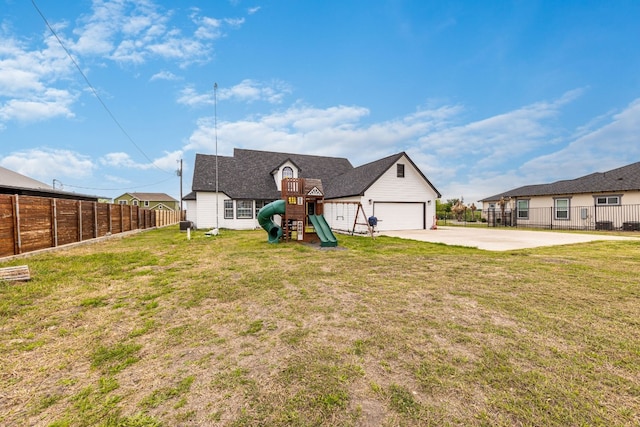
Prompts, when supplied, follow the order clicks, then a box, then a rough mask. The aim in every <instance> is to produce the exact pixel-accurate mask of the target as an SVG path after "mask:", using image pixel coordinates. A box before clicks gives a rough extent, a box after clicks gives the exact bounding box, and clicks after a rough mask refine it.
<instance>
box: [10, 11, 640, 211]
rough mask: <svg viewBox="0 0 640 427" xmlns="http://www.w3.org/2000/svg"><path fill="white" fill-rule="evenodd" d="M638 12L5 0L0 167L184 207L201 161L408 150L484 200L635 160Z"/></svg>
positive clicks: (353, 156) (447, 194) (639, 138)
mask: <svg viewBox="0 0 640 427" xmlns="http://www.w3.org/2000/svg"><path fill="white" fill-rule="evenodd" d="M638 22H640V1H635V0H629V1H624V0H612V1H591V0H580V1H574V0H563V1H555V0H550V1H536V0H522V1H509V0H502V1H497V0H496V1H491V0H490V1H475V0H469V1H462V0H460V1H455V0H451V1H440V0H350V1H344V0H322V1H321V0H250V1H246V0H200V1H198V0H181V1H179V2H178V1H169V0H134V1H133V0H73V1H71V0H0V166H3V167H5V168H8V169H11V170H13V171H16V172H19V173H21V174H24V175H27V176H29V177H31V178H34V179H37V180H40V181H42V182H45V183H47V184H49V185H53V184H55V186H56V188H58V189H63V190H65V191H73V192H78V193H82V194H90V195H99V196H102V197H111V198H113V197H117V196H119V195H121V194H124V193H127V192H163V193H167V194H169V195H171V196H173V197H175V198H176V199H179V197H180V194H181V192H182V194H183V195H186V194H188V193H189V192H190V191H191V182H192V176H193V167H194V159H195V155H196V153H202V154H215V153H216V151H217V153H218V154H219V155H224V156H231V155H233V149H234V148H244V149H256V150H266V151H279V152H289V153H299V154H311V155H322V156H332V157H345V158H347V159H349V161H350V162H351V163H352V164H353V165H354V166H360V165H362V164H365V163H368V162H371V161H374V160H378V159H380V158H382V157H386V156H389V155H392V154H396V153H399V152H402V151H404V152H406V153H407V154H408V155H409V157H410V158H411V159H412V160H413V161H414V163H416V165H417V166H418V167H419V168H420V169H421V170H422V172H423V173H424V174H425V176H426V177H427V178H428V179H429V180H430V182H431V183H432V184H433V185H434V186H435V187H436V189H437V190H438V191H439V192H440V193H441V194H442V200H443V201H446V200H449V199H454V198H462V199H463V200H464V202H465V203H467V204H471V203H472V202H475V203H476V204H478V201H479V200H481V199H483V198H485V197H489V196H492V195H494V194H497V193H500V192H503V191H507V190H510V189H512V188H515V187H519V186H522V185H529V184H543V183H550V182H554V181H557V180H562V179H573V178H577V177H580V176H583V175H586V174H589V173H593V172H604V171H607V170H610V169H613V168H617V167H621V166H625V165H628V164H631V163H635V162H638V161H640V25H638ZM216 85H217V87H215V86H216ZM180 160H182V178H183V179H182V189H181V187H180V178H179V177H178V174H177V173H176V172H177V170H178V169H179V168H180ZM247 173H251V171H247Z"/></svg>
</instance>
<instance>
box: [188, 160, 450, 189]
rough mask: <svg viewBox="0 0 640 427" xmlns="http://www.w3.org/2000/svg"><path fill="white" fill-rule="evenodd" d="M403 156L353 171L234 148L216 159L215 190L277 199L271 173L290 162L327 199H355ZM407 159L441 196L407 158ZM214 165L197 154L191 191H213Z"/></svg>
mask: <svg viewBox="0 0 640 427" xmlns="http://www.w3.org/2000/svg"><path fill="white" fill-rule="evenodd" d="M402 156H406V153H404V152H401V153H398V154H394V155H392V156H388V157H385V158H383V159H380V160H376V161H375V162H371V163H367V164H366V165H362V166H359V167H357V168H354V167H353V166H352V165H351V163H350V162H349V160H347V159H345V158H341V157H324V156H310V155H305V154H291V153H275V152H271V151H258V150H244V149H239V148H236V149H235V150H234V152H233V157H225V156H218V189H219V191H220V192H223V193H225V194H226V195H228V196H229V197H231V198H234V199H265V200H274V199H279V198H280V192H279V191H278V188H277V186H276V183H275V181H274V179H273V175H272V173H273V172H274V170H277V169H278V168H279V167H280V166H282V164H283V163H285V162H287V161H290V162H292V163H293V164H295V165H296V167H297V168H298V170H299V173H300V177H301V178H318V179H321V180H322V185H323V187H324V194H325V197H326V198H327V199H332V198H334V199H335V198H340V197H349V196H357V195H362V194H364V192H365V191H366V190H367V189H368V188H369V187H370V186H371V185H372V184H373V183H374V182H376V180H378V178H380V176H382V174H383V173H385V172H386V171H387V170H388V169H389V168H390V167H392V166H393V164H394V163H395V162H396V161H398V159H400V158H401V157H402ZM407 159H408V160H409V162H410V163H411V164H412V165H413V167H414V168H415V169H416V170H417V171H418V172H419V173H420V174H421V176H422V177H423V178H424V180H425V181H426V182H427V183H428V184H429V185H430V186H431V187H432V188H433V189H434V190H435V191H436V193H437V194H438V197H441V196H440V193H439V192H438V191H437V190H436V189H435V187H433V185H432V184H431V182H429V180H428V179H427V178H426V177H425V176H424V174H422V172H421V171H420V169H419V168H418V167H417V166H416V165H415V164H414V163H413V162H412V161H411V159H409V157H408V156H407ZM215 162H216V158H215V156H213V155H208V154H196V164H195V169H194V173H193V185H192V188H191V189H192V191H194V192H195V191H215V190H216V187H215Z"/></svg>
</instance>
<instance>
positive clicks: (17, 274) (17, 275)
mask: <svg viewBox="0 0 640 427" xmlns="http://www.w3.org/2000/svg"><path fill="white" fill-rule="evenodd" d="M0 280H7V281H27V280H31V274H30V273H29V266H28V265H17V266H15V267H3V268H0Z"/></svg>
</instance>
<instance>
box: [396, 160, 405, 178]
mask: <svg viewBox="0 0 640 427" xmlns="http://www.w3.org/2000/svg"><path fill="white" fill-rule="evenodd" d="M396 175H397V176H398V178H404V165H403V164H401V163H398V164H397V165H396Z"/></svg>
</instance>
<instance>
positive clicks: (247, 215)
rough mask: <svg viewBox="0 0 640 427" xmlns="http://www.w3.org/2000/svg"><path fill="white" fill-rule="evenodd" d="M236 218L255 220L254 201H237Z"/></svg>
mask: <svg viewBox="0 0 640 427" xmlns="http://www.w3.org/2000/svg"><path fill="white" fill-rule="evenodd" d="M236 218H238V219H251V218H253V201H251V200H238V201H236Z"/></svg>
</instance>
